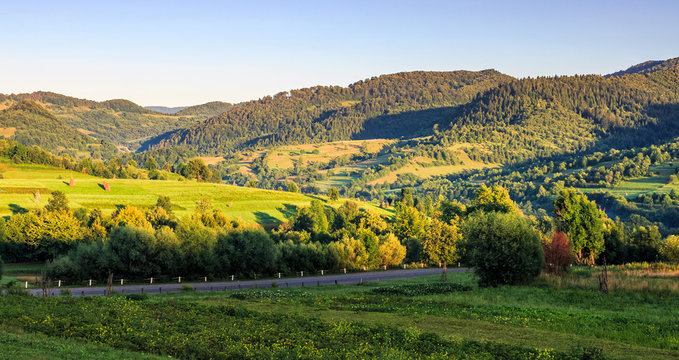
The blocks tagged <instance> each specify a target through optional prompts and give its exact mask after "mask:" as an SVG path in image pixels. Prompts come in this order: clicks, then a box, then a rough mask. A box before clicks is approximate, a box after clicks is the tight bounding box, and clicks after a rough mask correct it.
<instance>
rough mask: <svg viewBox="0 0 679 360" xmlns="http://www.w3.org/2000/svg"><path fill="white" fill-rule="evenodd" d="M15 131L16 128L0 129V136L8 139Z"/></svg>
mask: <svg viewBox="0 0 679 360" xmlns="http://www.w3.org/2000/svg"><path fill="white" fill-rule="evenodd" d="M16 131H17V128H15V127H7V128H0V136H3V137H5V138H6V139H9V138H11V137H12V136H14V133H15V132H16Z"/></svg>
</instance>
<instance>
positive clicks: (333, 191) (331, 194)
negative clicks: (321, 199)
mask: <svg viewBox="0 0 679 360" xmlns="http://www.w3.org/2000/svg"><path fill="white" fill-rule="evenodd" d="M328 198H329V199H330V201H337V200H339V190H337V188H336V187H334V186H333V187H331V188H330V190H328Z"/></svg>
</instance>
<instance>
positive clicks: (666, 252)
mask: <svg viewBox="0 0 679 360" xmlns="http://www.w3.org/2000/svg"><path fill="white" fill-rule="evenodd" d="M660 256H662V258H663V259H665V260H666V261H669V262H672V263H679V236H677V235H670V236H668V237H667V239H665V241H664V242H663V243H662V245H661V246H660ZM0 275H2V274H1V273H0ZM0 278H2V277H1V276H0Z"/></svg>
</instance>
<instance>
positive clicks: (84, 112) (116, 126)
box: [0, 91, 209, 151]
mask: <svg viewBox="0 0 679 360" xmlns="http://www.w3.org/2000/svg"><path fill="white" fill-rule="evenodd" d="M23 100H30V101H34V102H36V103H38V104H40V105H41V106H43V107H44V108H45V109H47V110H49V111H50V112H51V113H52V114H54V115H55V116H56V117H57V118H58V119H59V120H61V121H62V122H63V123H64V124H66V125H67V126H70V127H71V128H73V129H77V130H79V131H81V132H83V133H85V134H88V135H90V136H92V137H94V138H97V139H101V140H105V141H108V142H110V143H112V144H115V145H117V146H119V147H120V149H122V150H132V151H134V150H137V149H138V148H139V147H140V146H141V143H143V142H144V141H146V140H147V139H149V138H151V137H154V136H157V135H159V134H162V133H165V132H168V131H172V130H176V129H180V128H184V127H187V126H189V125H191V124H194V123H196V122H199V121H202V120H205V119H207V118H208V117H209V116H207V115H189V114H186V115H181V116H179V115H168V114H163V113H159V112H156V111H152V110H149V109H145V108H143V107H141V106H139V105H137V104H135V103H133V102H131V101H129V100H124V99H115V100H107V101H101V102H97V101H92V100H86V99H78V98H74V97H70V96H65V95H61V94H56V93H52V92H44V91H38V92H34V93H30V94H18V95H2V96H0V109H2V108H7V107H10V106H12V105H14V104H16V103H19V102H21V101H23Z"/></svg>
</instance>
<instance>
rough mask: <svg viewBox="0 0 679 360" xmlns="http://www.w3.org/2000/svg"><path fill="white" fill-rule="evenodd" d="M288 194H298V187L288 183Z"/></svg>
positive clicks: (290, 182)
mask: <svg viewBox="0 0 679 360" xmlns="http://www.w3.org/2000/svg"><path fill="white" fill-rule="evenodd" d="M288 192H293V193H296V192H299V187H298V186H297V184H295V183H294V182H292V181H289V182H288Z"/></svg>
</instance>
